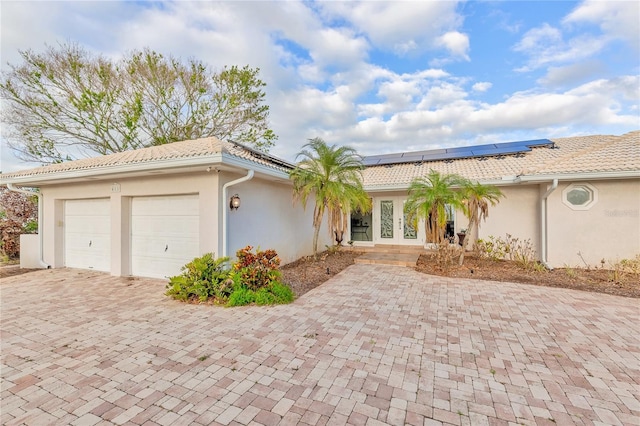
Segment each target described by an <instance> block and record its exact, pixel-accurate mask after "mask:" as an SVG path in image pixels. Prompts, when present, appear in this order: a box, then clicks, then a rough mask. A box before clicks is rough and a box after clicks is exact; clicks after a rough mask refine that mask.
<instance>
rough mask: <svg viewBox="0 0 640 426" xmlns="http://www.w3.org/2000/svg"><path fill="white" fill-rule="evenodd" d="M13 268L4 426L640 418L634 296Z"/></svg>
mask: <svg viewBox="0 0 640 426" xmlns="http://www.w3.org/2000/svg"><path fill="white" fill-rule="evenodd" d="M163 291H164V283H163V282H162V281H160V280H151V279H131V278H117V277H110V276H108V275H106V274H101V273H95V272H90V271H80V270H73V269H68V270H49V271H38V272H33V273H29V274H25V275H21V276H16V277H11V278H7V279H3V280H2V282H1V283H0V292H1V293H0V296H1V321H2V322H1V336H0V337H1V345H2V346H1V349H2V352H1V376H2V388H1V390H2V395H1V397H2V400H1V406H0V408H1V417H0V423H1V424H3V425H16V424H28V425H45V424H65V425H67V424H69V425H103V424H135V425H142V424H144V425H191V424H195V425H198V424H201V425H209V424H223V425H228V424H234V425H258V424H263V425H275V424H290V425H294V424H310V425H317V424H319V425H323V424H333V425H336V424H340V425H342V424H354V425H379V424H394V425H395V424H397V425H405V424H408V425H439V424H453V425H511V424H514V425H515V424H525V425H533V424H537V425H572V424H588V425H638V424H639V423H640V400H639V395H640V343H639V337H638V336H639V335H640V330H639V328H640V326H639V324H640V321H639V319H640V318H639V313H640V312H639V307H638V303H637V300H635V299H627V298H622V297H617V296H609V295H603V294H591V293H586V292H579V291H573V290H565V289H552V288H545V287H537V286H527V285H520V284H509V283H487V282H482V281H473V280H455V279H447V278H441V277H429V276H425V275H423V274H420V273H417V272H415V271H413V270H411V269H408V268H403V267H394V266H385V265H354V266H351V267H349V268H348V269H346V270H345V271H343V272H342V273H340V274H338V275H336V276H335V277H334V278H333V279H331V280H330V281H328V282H327V283H325V284H324V285H322V286H320V287H318V288H316V289H314V290H312V291H311V292H309V293H307V294H305V295H304V296H302V297H301V298H300V299H298V300H297V301H295V302H294V303H293V304H291V305H286V306H275V307H243V308H232V309H226V308H221V307H213V306H203V305H187V304H183V303H179V302H176V301H173V300H171V299H169V298H167V297H165V296H163Z"/></svg>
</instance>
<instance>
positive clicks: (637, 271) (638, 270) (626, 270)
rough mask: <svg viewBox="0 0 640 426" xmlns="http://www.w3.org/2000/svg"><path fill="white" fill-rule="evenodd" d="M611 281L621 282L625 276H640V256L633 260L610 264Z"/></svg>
mask: <svg viewBox="0 0 640 426" xmlns="http://www.w3.org/2000/svg"><path fill="white" fill-rule="evenodd" d="M609 271H610V273H609V280H610V281H613V282H615V283H618V282H620V280H621V279H622V277H623V276H625V275H632V276H636V275H640V254H638V255H636V256H635V257H634V258H633V259H622V260H620V261H617V262H609ZM638 278H640V276H639V277H638Z"/></svg>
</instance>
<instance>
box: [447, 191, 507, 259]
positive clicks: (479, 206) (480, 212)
mask: <svg viewBox="0 0 640 426" xmlns="http://www.w3.org/2000/svg"><path fill="white" fill-rule="evenodd" d="M461 193H462V198H463V204H464V206H463V209H462V211H463V212H464V214H465V216H467V218H468V219H469V226H467V229H468V230H469V232H470V233H471V232H472V231H473V229H474V227H475V226H480V222H481V221H483V220H486V218H487V217H488V216H489V204H491V206H495V205H496V204H498V203H499V202H500V198H501V197H504V194H503V193H502V191H500V189H499V188H498V187H496V186H493V185H483V184H481V183H479V182H471V181H467V182H466V184H465V185H464V186H463V187H462V191H461ZM470 239H471V238H470V237H469V238H465V240H464V242H463V246H462V253H460V258H459V259H458V264H460V265H462V263H463V262H464V252H465V250H466V247H467V245H468V244H469V240H470Z"/></svg>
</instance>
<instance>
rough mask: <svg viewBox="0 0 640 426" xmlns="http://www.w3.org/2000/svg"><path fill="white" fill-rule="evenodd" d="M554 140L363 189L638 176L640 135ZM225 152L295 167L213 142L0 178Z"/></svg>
mask: <svg viewBox="0 0 640 426" xmlns="http://www.w3.org/2000/svg"><path fill="white" fill-rule="evenodd" d="M551 141H552V142H554V144H555V149H550V148H547V147H534V148H532V149H531V152H528V153H525V154H518V155H505V156H501V157H484V158H465V159H457V160H439V161H424V162H420V163H405V164H394V165H386V166H369V167H367V168H366V169H365V170H364V171H363V180H364V185H365V188H385V187H402V186H408V185H409V184H410V183H411V181H412V180H413V179H414V178H415V177H418V176H424V175H426V174H427V173H429V171H430V170H436V171H439V172H441V173H457V174H460V175H462V176H464V177H466V178H468V179H472V180H478V181H499V180H502V178H503V177H515V176H536V175H553V174H556V175H557V174H572V173H600V172H620V171H632V172H633V171H637V172H639V173H640V131H634V132H630V133H627V134H625V135H621V136H611V135H608V136H605V135H599V136H579V137H570V138H559V139H551ZM221 153H224V154H227V155H230V156H232V157H235V158H240V159H244V160H248V161H252V162H254V163H257V164H261V165H263V166H266V167H270V168H273V169H274V170H278V171H284V172H286V171H288V170H289V169H290V168H291V167H292V165H290V164H289V163H287V162H285V161H283V160H279V159H278V158H276V157H273V156H270V155H268V154H264V153H261V152H259V151H255V150H253V149H251V148H248V147H245V146H243V145H240V144H236V143H232V142H226V141H221V140H219V139H217V138H214V137H210V138H203V139H196V140H189V141H182V142H174V143H171V144H166V145H160V146H154V147H149V148H143V149H138V150H134V151H125V152H120V153H116V154H111V155H105V156H99V157H93V158H85V159H81V160H76V161H68V162H65V163H60V164H52V165H48V166H42V167H37V168H34V169H28V170H21V171H17V172H14V173H6V174H2V175H0V178H1V179H2V180H11V179H14V178H20V177H34V176H38V177H44V176H47V175H51V177H52V178H54V177H55V174H56V173H61V172H70V171H83V170H96V169H100V168H108V167H110V166H123V165H134V164H145V163H152V162H160V161H163V160H166V161H170V160H178V159H188V158H198V157H200V158H206V157H210V156H215V155H218V154H221Z"/></svg>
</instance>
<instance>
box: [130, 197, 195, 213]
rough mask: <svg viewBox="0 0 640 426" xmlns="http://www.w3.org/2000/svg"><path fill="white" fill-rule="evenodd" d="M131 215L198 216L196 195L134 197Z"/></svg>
mask: <svg viewBox="0 0 640 426" xmlns="http://www.w3.org/2000/svg"><path fill="white" fill-rule="evenodd" d="M134 201H135V203H134V206H133V210H132V211H133V214H134V215H136V216H138V215H140V216H198V215H199V213H198V205H199V203H198V196H197V195H169V196H164V197H136V198H135V199H134Z"/></svg>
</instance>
